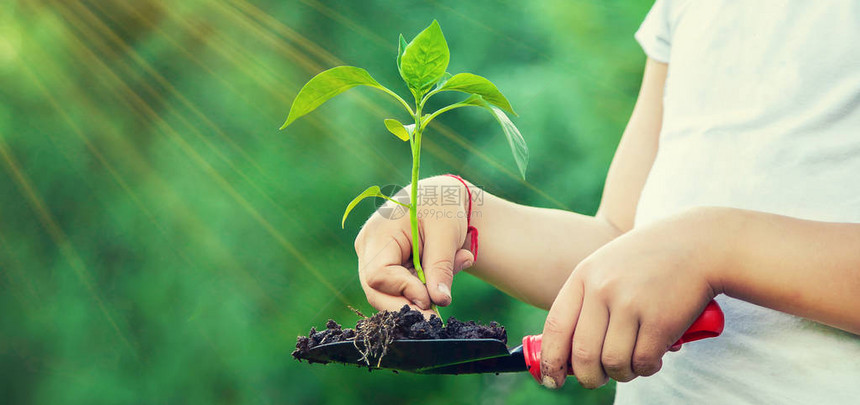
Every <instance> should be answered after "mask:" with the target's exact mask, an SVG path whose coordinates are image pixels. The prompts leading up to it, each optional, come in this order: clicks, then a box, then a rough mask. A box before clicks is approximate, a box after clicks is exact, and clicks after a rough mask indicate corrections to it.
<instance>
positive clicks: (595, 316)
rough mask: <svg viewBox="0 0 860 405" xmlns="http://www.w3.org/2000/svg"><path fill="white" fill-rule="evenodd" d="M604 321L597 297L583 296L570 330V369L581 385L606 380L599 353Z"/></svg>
mask: <svg viewBox="0 0 860 405" xmlns="http://www.w3.org/2000/svg"><path fill="white" fill-rule="evenodd" d="M608 323H609V312H608V311H607V308H606V305H604V304H603V303H602V302H600V300H597V299H588V297H586V299H585V300H584V302H583V304H582V312H581V313H580V314H579V321H578V322H577V323H576V329H575V330H574V333H573V349H572V350H573V353H572V354H571V357H570V360H571V362H570V364H571V365H572V366H573V373H574V374H575V375H576V379H577V380H579V383H580V384H581V385H582V386H583V387H585V388H597V387H600V386H602V385H603V384H606V382H607V377H606V373H604V372H603V364H602V363H601V357H602V356H601V353H602V352H603V339H604V337H605V336H606V329H607V324H608Z"/></svg>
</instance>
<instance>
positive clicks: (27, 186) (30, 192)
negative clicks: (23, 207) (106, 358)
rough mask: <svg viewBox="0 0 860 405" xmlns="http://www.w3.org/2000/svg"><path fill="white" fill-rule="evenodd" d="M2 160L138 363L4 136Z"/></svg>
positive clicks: (1, 138) (0, 142)
mask: <svg viewBox="0 0 860 405" xmlns="http://www.w3.org/2000/svg"><path fill="white" fill-rule="evenodd" d="M0 158H2V160H3V162H4V163H5V166H6V170H7V173H9V175H10V177H12V178H13V179H14V180H15V183H16V184H17V185H18V189H19V191H20V193H21V195H22V196H24V198H25V199H26V200H27V202H28V203H29V205H30V208H31V209H32V210H33V212H34V213H35V214H36V217H37V218H38V219H39V222H40V223H41V224H42V227H43V228H44V229H45V231H46V232H47V233H48V236H50V237H51V240H53V242H54V243H55V244H56V245H57V247H58V248H59V249H60V253H61V254H62V256H63V258H64V259H65V260H66V261H67V262H68V264H69V266H71V267H72V270H73V271H74V272H75V275H76V276H77V278H78V280H79V281H80V282H81V284H83V285H84V287H85V288H86V290H87V292H88V293H89V294H90V296H91V298H92V299H93V301H95V302H96V304H97V305H98V307H99V309H100V310H101V312H102V315H103V316H104V317H105V320H107V322H108V323H109V324H110V326H111V328H113V330H114V333H116V335H117V337H118V338H119V340H120V341H122V343H123V345H125V347H126V348H127V349H128V351H129V352H130V353H131V354H132V355H133V356H134V358H135V359H137V356H138V355H137V351H136V350H135V348H134V346H133V345H132V344H131V341H129V340H128V338H127V337H126V335H125V333H124V332H123V331H122V330H121V329H120V327H119V325H118V324H117V322H116V321H115V320H114V316H113V315H111V313H110V311H109V310H108V308H107V307H106V306H105V304H104V301H103V300H102V298H101V296H100V295H99V292H98V290H97V289H96V288H95V286H94V285H93V281H92V275H91V274H90V271H89V269H88V268H87V265H86V264H85V263H84V261H83V259H82V258H81V256H80V254H78V252H77V250H76V249H75V247H74V246H73V245H72V243H71V242H70V241H69V240H68V238H67V237H66V234H65V232H64V231H63V230H62V229H61V228H60V226H59V225H58V224H57V222H56V220H55V219H54V217H53V215H52V214H51V212H50V211H49V210H48V208H47V207H46V206H45V202H44V200H43V199H42V198H41V197H40V196H39V194H38V193H37V192H36V190H35V189H34V188H33V185H32V182H31V181H30V179H29V178H28V176H27V175H26V174H25V173H24V172H23V171H22V170H21V169H20V166H19V164H18V162H17V160H16V159H15V157H14V156H13V155H12V152H11V151H10V150H9V148H8V145H7V144H6V141H5V137H4V136H3V134H0Z"/></svg>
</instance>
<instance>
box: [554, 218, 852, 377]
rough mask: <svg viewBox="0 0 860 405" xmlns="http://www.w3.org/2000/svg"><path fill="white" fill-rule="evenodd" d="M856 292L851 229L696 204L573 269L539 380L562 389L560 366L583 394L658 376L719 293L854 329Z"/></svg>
mask: <svg viewBox="0 0 860 405" xmlns="http://www.w3.org/2000/svg"><path fill="white" fill-rule="evenodd" d="M858 291H860V224H856V223H827V222H815V221H806V220H800V219H795V218H790V217H784V216H780V215H774V214H767V213H762V212H754V211H745V210H739V209H733V208H713V207H703V208H695V209H692V210H690V211H688V212H685V213H683V214H680V215H677V216H675V217H672V218H669V219H666V220H663V221H660V222H657V223H654V224H652V225H650V226H647V227H643V228H637V229H636V230H633V231H631V232H629V233H627V234H625V235H624V236H622V237H619V238H617V239H615V240H614V241H612V242H610V243H608V244H607V245H605V246H603V247H602V248H600V249H599V250H597V251H595V252H594V253H593V254H592V255H591V256H589V257H588V258H586V259H585V260H583V261H582V262H581V263H580V265H579V266H578V267H577V269H576V270H575V271H574V272H573V274H572V275H571V277H570V278H569V279H568V280H567V282H566V283H565V286H564V287H563V288H562V291H561V292H559V295H558V297H557V299H556V301H555V302H554V303H553V306H552V308H551V309H550V313H549V315H548V316H547V320H546V324H545V327H544V334H543V345H542V351H541V358H542V363H541V370H546V373H545V374H544V383H545V385H548V386H550V387H558V386H561V384H563V383H564V375H565V371H566V369H567V366H566V364H567V363H568V361H570V362H571V363H572V365H573V370H574V372H575V374H576V376H577V379H579V381H580V382H581V383H582V385H583V386H585V387H590V388H593V387H597V386H600V385H602V384H603V383H605V382H606V378H607V374H608V376H609V377H612V378H614V379H616V380H619V381H629V380H631V379H633V378H635V377H636V376H646V375H651V374H653V373H655V372H657V371H658V370H659V369H660V366H661V358H662V356H663V354H665V352H666V350H667V348H669V346H670V345H672V343H673V342H674V341H675V340H677V339H678V338H679V337H680V336H681V334H682V333H683V331H684V330H685V329H686V328H687V327H688V326H689V325H690V324H691V323H692V321H693V319H694V318H695V317H696V316H697V315H698V314H699V312H701V310H702V308H704V306H705V304H706V303H707V302H708V300H710V299H711V298H713V297H714V296H715V295H717V294H719V293H725V294H727V295H729V296H732V297H735V298H739V299H742V300H745V301H749V302H751V303H754V304H757V305H761V306H765V307H769V308H772V309H776V310H780V311H784V312H787V313H790V314H794V315H798V316H802V317H805V318H808V319H811V320H813V321H818V322H821V323H824V324H828V325H831V326H834V327H837V328H840V329H843V330H845V331H848V332H852V333H855V334H860V311H858V309H860V294H858ZM571 339H572V341H573V343H572V344H571Z"/></svg>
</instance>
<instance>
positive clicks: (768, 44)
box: [616, 0, 860, 405]
mask: <svg viewBox="0 0 860 405" xmlns="http://www.w3.org/2000/svg"><path fill="white" fill-rule="evenodd" d="M636 39H637V40H638V41H639V43H640V44H641V45H642V48H643V49H644V50H645V52H646V53H647V54H648V56H649V57H651V58H652V59H655V60H658V61H661V62H666V63H668V64H669V73H668V78H667V81H666V88H665V94H664V99H663V105H664V116H663V128H662V131H661V133H660V147H659V151H658V153H657V158H656V161H655V162H654V166H653V167H652V169H651V172H650V174H649V177H648V181H647V183H646V185H645V188H644V190H643V192H642V197H641V199H640V200H639V206H638V210H637V214H636V226H641V225H643V224H647V223H650V222H653V221H656V220H659V219H661V218H664V217H667V216H669V215H672V214H676V213H678V212H680V211H682V210H685V209H687V208H690V207H694V206H725V207H736V208H743V209H750V210H757V211H765V212H771V213H776V214H781V215H788V216H792V217H797V218H805V219H810V220H817V221H836V222H860V1H857V0H828V1H819V0H794V1H792V0H784V1H776V0H755V1H738V0H735V1H732V0H711V1H704V0H701V1H700V0H693V1H679V0H657V2H656V3H655V5H654V7H653V8H652V9H651V11H650V13H649V14H648V16H647V17H646V18H645V21H644V22H643V24H642V26H641V28H640V29H639V31H638V32H637V33H636ZM857 248H858V249H860V246H858V247H857ZM808 271H810V272H816V271H819V270H818V269H815V268H810V269H809V270H808ZM858 272H860V269H858ZM858 294H860V291H858ZM717 301H718V302H719V303H720V305H721V306H722V307H723V310H724V312H725V314H726V329H725V331H724V332H723V335H722V336H720V337H718V338H716V339H709V340H703V341H700V342H694V343H689V344H687V345H685V346H684V348H683V349H682V350H681V351H680V352H678V353H668V354H666V356H665V357H664V359H663V360H664V363H663V369H662V370H661V371H660V372H658V373H657V374H655V375H654V376H651V377H647V378H638V379H636V380H634V381H632V382H630V383H622V384H618V393H617V397H616V404H661V405H664V404H695V403H701V404H732V405H737V404H804V405H808V404H849V403H852V404H857V403H860V336H857V335H853V334H850V333H847V332H844V331H841V330H838V329H835V328H831V327H828V326H824V325H821V324H818V323H815V322H812V321H809V320H805V319H802V318H799V317H795V316H791V315H787V314H784V313H781V312H777V311H773V310H770V309H767V308H762V307H759V306H756V305H752V304H749V303H746V302H743V301H739V300H735V299H731V298H728V297H725V296H720V297H718V298H717ZM857 310H860V308H858V309H857Z"/></svg>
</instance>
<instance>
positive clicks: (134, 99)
mask: <svg viewBox="0 0 860 405" xmlns="http://www.w3.org/2000/svg"><path fill="white" fill-rule="evenodd" d="M70 38H71V39H73V40H74V41H76V42H77V44H78V49H80V50H81V51H83V52H85V53H86V56H85V57H83V59H84V60H87V61H92V62H95V63H96V64H97V65H99V67H101V68H102V70H103V71H104V72H105V73H107V76H108V77H110V78H112V79H113V80H114V81H115V82H117V84H118V85H119V87H120V88H121V89H122V90H123V94H124V95H125V96H126V97H127V98H125V97H121V96H120V95H116V96H117V98H118V99H119V100H120V101H121V102H123V103H126V104H128V105H129V107H130V108H132V109H135V108H141V109H143V112H144V113H146V115H147V117H150V118H152V120H154V121H156V124H157V125H159V128H161V129H162V131H160V132H162V133H163V134H165V135H166V136H167V137H168V139H171V138H174V137H178V136H179V135H178V133H176V132H175V131H173V130H172V128H170V127H169V126H167V127H166V128H164V127H163V126H162V125H166V123H164V122H163V120H161V119H160V117H158V116H157V114H155V112H154V111H153V110H152V109H151V107H149V106H148V105H147V104H146V102H145V101H143V100H142V99H141V98H140V96H138V95H137V94H136V93H134V91H133V90H131V88H130V87H129V86H128V85H127V84H125V82H123V80H122V79H121V78H120V77H119V76H117V74H116V73H115V72H113V71H112V70H111V69H110V68H109V67H107V65H105V64H104V62H103V61H102V60H101V59H100V58H99V57H98V56H97V55H96V54H95V53H94V52H93V51H92V50H90V49H89V48H88V47H87V46H86V45H85V44H84V43H83V42H81V41H80V39H79V38H77V36H76V35H71V36H70ZM129 150H133V148H132V149H129ZM186 151H187V150H186ZM148 170H149V171H150V172H154V171H153V170H152V169H151V168H149V169H148ZM204 172H205V170H204ZM156 179H158V180H159V181H160V183H161V185H162V187H163V188H164V189H166V190H168V191H171V193H169V194H168V195H172V196H173V200H174V201H177V202H178V203H179V204H180V208H181V210H182V211H183V212H184V214H183V216H182V217H183V218H187V219H190V220H193V221H194V224H195V226H194V227H192V229H201V230H202V232H198V233H199V234H203V235H207V236H209V237H213V239H212V240H213V241H215V242H216V243H217V244H218V245H220V246H222V248H220V249H217V250H216V252H218V253H219V254H220V255H222V258H223V259H224V260H225V261H227V265H228V266H227V267H228V268H230V269H236V270H238V271H239V275H241V276H243V278H242V281H243V282H245V283H246V284H249V285H250V286H249V287H250V288H251V289H253V290H254V291H255V292H256V293H257V294H258V296H260V297H262V298H264V299H265V300H266V301H267V302H270V303H272V304H274V303H275V301H274V300H273V299H272V298H271V297H270V296H269V295H268V294H267V293H266V291H265V290H264V289H263V288H262V287H261V286H260V283H259V281H257V280H256V278H255V277H253V276H252V275H251V273H250V272H249V271H248V270H247V269H245V268H244V266H242V265H241V264H240V263H239V262H238V261H237V260H236V259H235V258H234V257H233V256H232V255H230V254H229V250H228V249H227V248H226V247H224V246H223V245H222V244H221V242H220V240H219V239H217V238H214V233H213V232H212V231H211V230H207V229H206V228H205V225H204V222H203V221H201V220H200V219H199V218H198V217H197V216H196V215H195V214H194V212H193V211H192V210H189V209H188V208H187V207H186V206H185V205H184V202H183V201H182V200H181V198H180V197H179V196H178V195H176V194H175V193H172V190H171V189H170V188H169V187H167V186H166V183H165V182H164V181H163V180H161V179H160V178H158V177H156Z"/></svg>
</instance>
